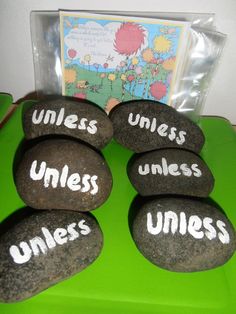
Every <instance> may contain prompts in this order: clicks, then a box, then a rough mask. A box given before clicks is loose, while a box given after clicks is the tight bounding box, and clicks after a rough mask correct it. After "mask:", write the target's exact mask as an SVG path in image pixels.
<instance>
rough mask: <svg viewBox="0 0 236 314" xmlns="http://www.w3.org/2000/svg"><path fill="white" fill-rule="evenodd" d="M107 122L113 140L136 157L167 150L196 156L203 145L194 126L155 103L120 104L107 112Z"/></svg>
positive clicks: (167, 107)
mask: <svg viewBox="0 0 236 314" xmlns="http://www.w3.org/2000/svg"><path fill="white" fill-rule="evenodd" d="M110 118H111V121H112V123H113V129H114V138H115V140H116V141H117V142H118V143H119V144H121V145H123V146H125V147H126V148H129V149H131V150H133V151H134V152H136V153H142V152H147V151H151V150H154V149H159V148H170V147H173V148H184V149H188V150H191V151H193V152H196V153H199V152H200V150H201V148H202V146H203V144H204V141H205V138H204V135H203V133H202V130H201V129H200V128H199V127H198V126H197V125H196V124H195V123H194V122H192V121H191V120H189V119H188V118H187V117H185V116H184V115H182V114H180V113H179V112H177V111H176V110H175V109H174V108H172V107H169V106H166V105H163V104H161V103H159V102H156V101H150V100H135V101H128V102H124V103H122V104H120V105H118V106H116V107H115V108H114V109H113V110H112V111H111V113H110Z"/></svg>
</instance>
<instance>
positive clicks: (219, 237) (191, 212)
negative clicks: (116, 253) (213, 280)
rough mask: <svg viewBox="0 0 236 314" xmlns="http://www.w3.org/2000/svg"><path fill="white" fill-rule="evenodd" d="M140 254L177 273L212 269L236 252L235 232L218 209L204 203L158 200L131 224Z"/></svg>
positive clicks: (138, 214)
mask: <svg viewBox="0 0 236 314" xmlns="http://www.w3.org/2000/svg"><path fill="white" fill-rule="evenodd" d="M131 232H132V236H133V239H134V241H135V243H136V246H137V248H138V249H139V251H140V252H141V253H142V254H143V255H144V256H145V257H146V258H147V259H148V260H149V261H151V262H152V263H153V264H155V265H157V266H159V267H161V268H164V269H167V270H170V271H175V272H195V271H202V270H208V269H212V268H215V267H218V266H221V265H223V264H224V263H226V262H227V261H228V260H229V259H230V258H231V257H232V255H233V254H234V251H235V248H236V239H235V231H234V228H233V226H232V224H231V223H230V221H229V220H228V219H227V217H226V216H225V215H224V214H223V213H222V211H221V210H220V209H218V208H217V207H215V206H213V205H210V204H208V203H206V202H204V201H203V200H201V201H200V200H195V199H193V200H192V199H187V198H186V199H185V198H176V197H156V198H155V199H153V200H151V201H148V202H146V203H144V204H143V205H142V206H141V207H140V208H139V210H138V212H137V213H136V215H135V217H134V218H133V220H132V222H131Z"/></svg>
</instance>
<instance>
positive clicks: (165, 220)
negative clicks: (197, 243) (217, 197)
mask: <svg viewBox="0 0 236 314" xmlns="http://www.w3.org/2000/svg"><path fill="white" fill-rule="evenodd" d="M154 221H155V222H156V224H155V225H154V223H155V222H154ZM215 224H216V226H215V227H214V226H213V219H212V218H210V217H205V218H203V219H202V218H200V217H199V216H197V215H192V216H190V217H189V218H188V219H187V217H186V214H185V213H184V212H181V213H180V215H179V216H178V215H177V214H176V213H175V212H173V211H171V210H170V211H166V212H164V213H162V212H160V211H158V212H157V215H156V217H155V219H154V218H153V216H152V214H151V213H147V231H148V232H149V233H150V234H153V235H158V234H159V233H161V232H163V233H165V234H168V233H170V232H171V233H172V234H175V233H176V232H178V233H180V234H181V235H185V234H186V233H187V232H188V233H189V234H190V235H192V236H193V237H194V238H195V239H202V238H203V237H207V238H208V239H209V240H212V239H214V238H216V237H218V238H219V240H220V241H221V242H222V243H223V244H228V243H229V242H230V237H229V233H228V232H227V230H226V229H225V223H224V222H223V221H221V220H217V221H216V223H215ZM216 227H217V228H218V229H219V230H217V228H216ZM201 229H203V230H201Z"/></svg>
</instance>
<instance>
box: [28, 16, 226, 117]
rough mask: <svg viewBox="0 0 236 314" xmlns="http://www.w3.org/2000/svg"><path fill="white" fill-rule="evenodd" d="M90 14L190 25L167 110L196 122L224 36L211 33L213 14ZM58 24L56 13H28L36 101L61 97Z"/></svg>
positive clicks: (212, 29)
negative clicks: (150, 18) (138, 17)
mask: <svg viewBox="0 0 236 314" xmlns="http://www.w3.org/2000/svg"><path fill="white" fill-rule="evenodd" d="M93 13H100V14H102V13H105V14H113V15H115V14H117V15H121V14H122V15H127V16H130V15H133V16H143V17H152V18H159V19H161V18H163V19H173V20H182V21H190V22H191V25H192V27H191V44H190V48H189V49H188V51H187V53H186V58H185V59H186V62H185V64H184V67H183V68H182V71H181V73H179V74H178V80H177V81H176V84H175V87H174V93H173V94H172V98H171V106H173V107H175V108H176V109H177V110H178V111H180V112H182V113H184V114H186V115H188V116H189V117H190V118H191V119H192V120H195V121H197V120H198V117H199V114H200V113H201V110H202V108H203V105H204V102H205V99H206V95H207V92H208V89H209V86H210V82H211V80H212V77H213V74H214V70H215V68H216V65H217V63H218V60H219V57H220V55H221V51H222V48H223V46H224V43H225V39H226V36H225V35H224V34H221V33H219V32H217V31H216V30H215V25H214V14H196V13H154V12H145V13H144V12H110V11H96V12H93ZM59 23H60V21H59V13H58V12H55V11H51V12H50V11H33V12H32V13H31V35H32V47H33V56H34V67H35V85H36V86H35V87H36V91H37V93H38V96H39V97H40V98H42V97H45V96H49V95H61V94H62V71H61V52H60V25H59Z"/></svg>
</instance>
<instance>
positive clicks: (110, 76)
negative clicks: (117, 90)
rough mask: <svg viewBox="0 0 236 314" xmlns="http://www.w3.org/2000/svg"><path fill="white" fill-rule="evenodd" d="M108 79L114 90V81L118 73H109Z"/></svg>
mask: <svg viewBox="0 0 236 314" xmlns="http://www.w3.org/2000/svg"><path fill="white" fill-rule="evenodd" d="M107 78H108V80H109V81H110V82H111V91H112V82H113V81H115V79H116V75H115V74H114V73H110V74H108V77H107Z"/></svg>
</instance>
